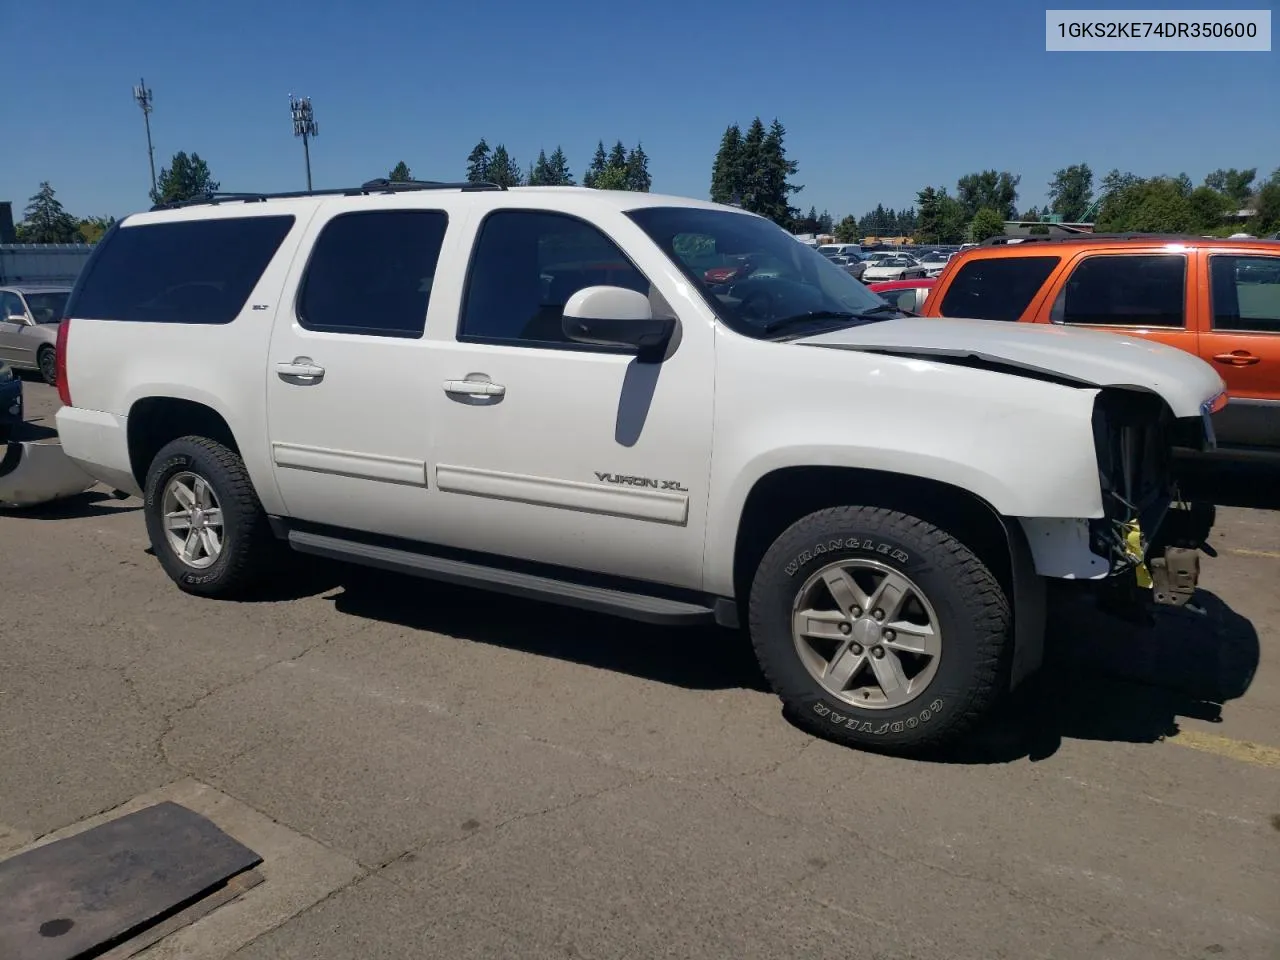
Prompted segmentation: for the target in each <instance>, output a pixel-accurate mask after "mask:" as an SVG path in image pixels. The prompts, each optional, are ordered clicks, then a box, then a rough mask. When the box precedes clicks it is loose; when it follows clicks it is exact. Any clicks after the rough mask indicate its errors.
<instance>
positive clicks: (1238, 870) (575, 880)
mask: <svg viewBox="0 0 1280 960" xmlns="http://www.w3.org/2000/svg"><path fill="white" fill-rule="evenodd" d="M27 393H28V404H29V408H30V411H31V413H32V415H34V416H36V417H40V416H42V415H43V416H47V415H48V414H49V413H50V412H51V411H52V409H53V399H52V397H51V396H49V394H47V393H46V392H45V388H43V387H42V386H41V385H39V384H35V383H31V382H28V384H27ZM1241 486H1242V488H1244V489H1245V490H1246V491H1247V490H1250V489H1254V488H1256V487H1257V486H1258V482H1257V481H1253V480H1249V481H1246V482H1243V483H1242V485H1241ZM1272 486H1273V487H1274V484H1272ZM1237 492H1239V491H1237ZM1228 499H1229V498H1228ZM1277 505H1280V504H1277ZM138 506H139V505H138V503H137V501H113V500H110V499H107V498H105V497H104V496H102V495H101V494H91V495H88V496H85V497H81V498H78V499H77V500H75V501H72V502H68V503H66V504H61V505H53V506H51V507H48V508H44V509H40V510H36V511H31V512H27V513H23V514H11V515H8V514H5V515H0V544H3V546H4V547H5V550H4V552H3V555H4V556H5V557H6V559H7V561H8V563H7V567H8V573H9V576H10V589H8V590H6V591H5V592H4V593H3V594H0V857H2V856H7V855H9V854H10V853H12V852H14V851H16V850H18V849H20V848H23V847H24V846H25V845H27V844H29V843H32V842H34V841H36V840H37V839H39V838H42V837H43V838H46V839H48V838H49V837H51V836H55V835H56V834H55V832H56V831H63V830H66V829H67V828H69V827H72V826H73V825H79V824H82V822H83V821H85V820H87V819H89V818H92V817H94V816H97V815H100V814H104V813H107V812H109V811H113V810H114V809H115V808H117V807H119V806H120V805H122V804H128V803H131V802H132V803H137V802H140V801H139V800H138V798H140V797H155V796H176V797H178V798H180V799H181V798H183V797H190V798H193V799H192V801H191V802H192V803H193V804H195V805H197V806H198V805H199V804H205V805H206V806H207V807H208V808H209V809H210V810H211V811H215V812H216V811H219V810H221V811H238V812H236V813H234V815H233V814H231V813H227V814H226V816H227V817H228V818H230V819H228V820H227V822H228V823H230V824H238V825H240V826H241V827H242V830H240V831H239V832H240V833H242V834H243V837H244V838H245V839H246V842H250V843H255V844H257V845H258V848H259V849H260V850H261V851H262V852H264V855H266V856H267V863H266V869H267V870H268V878H267V882H266V883H264V884H262V885H261V886H260V887H258V888H255V890H254V891H251V892H250V894H248V895H246V897H245V898H244V900H245V901H246V902H245V903H244V904H242V905H239V906H233V907H228V908H223V909H222V910H220V911H215V912H214V914H212V915H210V916H209V917H208V918H205V919H204V920H201V921H200V922H198V923H197V924H195V925H194V926H193V927H191V928H189V929H187V930H185V931H183V932H182V933H181V935H179V937H178V938H177V940H178V941H179V942H178V945H176V946H175V945H172V944H170V945H169V946H166V944H165V943H163V942H162V943H161V944H160V945H158V946H157V947H156V948H153V949H152V950H151V951H148V952H147V953H146V954H144V956H147V957H148V958H151V957H167V956H175V957H176V956H183V957H187V958H197V957H223V956H235V957H237V958H243V960H265V958H293V957H297V958H307V960H312V958H315V960H324V958H349V957H355V956H358V957H360V958H362V960H374V958H382V957H387V958H402V957H403V958H421V957H435V956H440V957H448V958H465V957H473V956H474V957H486V958H492V957H503V956H510V957H521V958H530V957H642V958H656V957H690V956H700V957H722V956H723V957H733V958H735V960H738V958H750V957H761V958H764V957H769V958H775V957H779V956H803V957H828V956H830V957H848V956H854V957H866V958H874V957H883V958H894V960H899V958H909V957H921V958H926V957H927V958H929V960H938V958H940V957H947V958H955V960H964V958H974V960H978V958H981V960H991V958H1001V957H1009V958H1018V960H1029V958H1036V957H1053V958H1078V957H1090V958H1117V960H1130V958H1146V957H1152V958H1155V957H1159V958H1168V957H1176V958H1209V957H1227V958H1233V957H1234V958H1253V957H1257V958H1274V957H1275V956H1276V952H1277V950H1278V949H1280V856H1278V855H1277V854H1280V828H1278V827H1277V825H1276V823H1277V821H1276V820H1275V818H1276V816H1277V814H1280V769H1278V768H1277V767H1276V766H1274V765H1268V763H1266V762H1245V761H1243V760H1241V759H1240V758H1239V756H1238V755H1236V754H1235V753H1233V752H1232V751H1231V750H1230V749H1229V748H1228V747H1222V748H1221V749H1218V748H1215V747H1214V746H1213V745H1214V744H1218V743H1226V744H1230V743H1233V742H1239V741H1247V742H1250V743H1255V744H1262V745H1264V746H1269V747H1271V748H1275V747H1280V725H1278V724H1277V723H1276V717H1277V716H1278V715H1280V668H1277V666H1276V663H1275V657H1274V655H1273V651H1274V650H1275V648H1276V644H1277V643H1278V642H1280V628H1277V627H1276V623H1277V622H1278V618H1280V597H1278V596H1277V595H1276V593H1275V589H1274V585H1275V583H1276V582H1277V581H1278V578H1280V514H1276V513H1272V512H1269V511H1267V510H1262V509H1246V508H1237V507H1230V508H1226V509H1224V510H1223V511H1222V515H1221V518H1220V525H1219V531H1220V532H1219V534H1218V537H1217V539H1216V540H1215V543H1216V544H1217V546H1218V549H1219V551H1220V553H1221V556H1220V557H1219V559H1217V560H1206V561H1205V586H1206V587H1207V588H1208V591H1209V600H1210V602H1209V604H1208V605H1207V608H1208V610H1209V613H1208V615H1207V616H1206V617H1204V618H1197V619H1196V620H1195V622H1194V623H1190V622H1189V620H1188V618H1185V617H1184V618H1182V619H1181V620H1177V621H1176V622H1169V623H1164V624H1163V626H1162V629H1161V630H1160V631H1158V632H1156V633H1152V632H1146V633H1144V632H1142V631H1137V630H1130V631H1128V632H1126V631H1125V630H1120V631H1119V632H1116V631H1115V630H1111V631H1110V632H1106V631H1104V630H1103V629H1102V628H1100V627H1099V626H1098V624H1097V623H1095V622H1093V621H1090V620H1088V619H1087V618H1083V619H1081V618H1077V614H1074V613H1071V612H1070V611H1067V610H1065V608H1064V609H1063V611H1060V612H1059V613H1060V615H1058V616H1057V618H1056V619H1057V625H1056V627H1055V630H1054V645H1053V649H1052V650H1051V660H1052V667H1053V669H1052V674H1053V679H1051V680H1048V681H1046V682H1044V683H1043V684H1042V685H1040V686H1038V687H1036V688H1034V689H1033V690H1032V691H1029V692H1028V693H1027V694H1025V695H1024V696H1022V697H1021V698H1018V699H1016V700H1015V701H1014V702H1013V703H1012V704H1010V706H1009V707H1008V709H1006V710H1005V711H1004V713H1003V714H1002V716H1001V717H1000V718H998V719H997V720H996V721H995V722H993V723H992V724H991V726H990V728H989V729H987V730H984V731H983V732H982V733H981V734H980V736H979V737H977V738H976V740H975V742H974V744H973V745H972V747H971V748H969V749H966V750H965V751H963V752H962V753H960V754H957V755H956V756H953V757H951V758H948V760H947V761H946V762H942V761H938V762H911V761H903V760H897V759H892V758H887V757H880V756H875V755H870V754H862V753H856V752H853V751H849V750H846V749H842V748H840V747H837V746H834V745H832V744H829V743H825V742H822V741H819V740H815V739H813V738H810V737H808V736H807V735H805V734H802V733H800V732H798V731H797V730H795V729H794V728H793V727H792V726H790V725H789V724H788V723H787V722H786V720H785V719H784V718H783V717H782V716H781V715H780V711H779V707H778V704H777V701H776V700H775V699H774V698H773V697H772V695H771V694H768V693H767V692H765V691H764V690H763V689H762V687H761V680H760V677H759V674H758V671H757V670H756V669H755V667H754V664H753V662H752V658H751V652H750V648H749V646H748V645H747V644H746V643H745V641H744V640H743V639H742V638H740V637H738V636H736V635H734V634H732V633H729V632H724V631H718V630H662V629H657V628H651V627H646V626H640V625H635V624H629V623H623V622H620V621H614V620H610V619H607V618H602V617H596V616H592V615H588V614H585V613H578V612H574V611H565V610H558V609H554V608H550V607H545V606H540V605H538V604H533V603H526V602H522V601H516V600H510V599H506V598H502V597H494V596H488V595H483V594H477V593H474V592H471V591H463V590H458V589H455V588H449V587H444V586H439V585H433V584H429V583H424V582H420V581H414V580H409V579H404V578H400V577H393V576H389V575H385V574H381V573H376V572H371V571H360V570H353V569H350V568H346V567H340V566H337V565H326V564H321V563H316V562H309V561H305V560H303V559H302V558H299V563H298V565H297V566H296V567H295V568H291V569H288V570H281V571H279V573H278V583H277V584H276V586H275V587H274V595H273V596H271V597H269V598H266V599H264V600H262V601H259V602H253V603H224V602H215V601H207V600H199V599H196V598H192V597H188V596H186V595H184V594H182V593H180V592H179V591H178V590H177V589H176V588H175V587H173V586H172V585H171V584H170V583H169V581H168V580H167V579H166V578H165V576H164V574H163V572H162V571H161V570H160V568H159V565H158V564H157V563H156V562H155V561H154V559H153V558H152V557H150V556H148V555H147V553H146V550H147V541H146V535H145V531H144V529H143V524H142V518H141V514H140V513H139V511H138V509H137V508H138ZM1232 548H1239V549H1241V550H1244V551H1251V552H1250V553H1248V554H1247V555H1246V554H1244V553H1242V554H1233V553H1231V552H1230V550H1231V549H1232ZM1269 552H1276V553H1277V557H1275V558H1270V557H1268V556H1266V554H1268V553H1269ZM1250 621H1252V627H1249V622H1250ZM1196 736H1199V739H1195V738H1196ZM1215 738H1216V739H1215ZM1197 745H1198V746H1197ZM1206 745H1207V746H1206ZM1189 746H1190V747H1193V748H1194V749H1188V748H1187V747H1189ZM1272 755H1274V753H1273V754H1264V755H1263V759H1264V760H1265V759H1266V757H1267V756H1272ZM210 815H211V816H213V815H215V814H214V813H210ZM78 828H79V827H77V829H78ZM227 829H229V830H230V831H231V832H233V833H236V832H237V828H236V827H235V826H229V827H228V828H227ZM271 870H274V873H272V872H270V871H271ZM311 881H314V882H311ZM308 884H309V885H308ZM304 888H305V889H304ZM286 893H287V896H286ZM254 896H260V897H264V898H265V897H270V896H278V897H279V898H280V899H278V900H277V901H272V902H271V903H270V904H269V905H268V903H267V901H266V900H262V901H258V902H254V901H252V900H251V898H252V897H254ZM240 907H242V908H243V909H242V910H241V912H240V913H235V912H234V910H235V909H239V908H240ZM227 911H232V912H231V913H227ZM219 914H226V916H224V917H222V918H220V917H219ZM233 920H234V922H233ZM232 927H235V931H234V932H233V931H232V929H231V928H232Z"/></svg>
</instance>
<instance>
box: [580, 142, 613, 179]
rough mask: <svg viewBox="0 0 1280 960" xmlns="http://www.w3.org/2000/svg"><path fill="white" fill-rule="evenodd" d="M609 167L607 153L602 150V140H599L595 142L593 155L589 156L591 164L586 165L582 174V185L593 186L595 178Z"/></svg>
mask: <svg viewBox="0 0 1280 960" xmlns="http://www.w3.org/2000/svg"><path fill="white" fill-rule="evenodd" d="M608 167H609V155H608V154H607V153H605V152H604V141H603V140H601V141H600V142H598V143H597V144H596V153H595V156H593V157H592V158H591V165H590V166H589V167H587V172H586V173H585V174H583V176H582V185H583V186H584V187H594V186H595V185H596V179H597V178H598V177H600V176H601V174H603V173H604V172H605V170H606V169H608Z"/></svg>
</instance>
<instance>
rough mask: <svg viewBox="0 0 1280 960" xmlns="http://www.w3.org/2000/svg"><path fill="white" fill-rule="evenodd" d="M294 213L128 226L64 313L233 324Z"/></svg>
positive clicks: (96, 261)
mask: <svg viewBox="0 0 1280 960" xmlns="http://www.w3.org/2000/svg"><path fill="white" fill-rule="evenodd" d="M293 222H294V218H293V217H292V216H270V217H230V218H222V219H217V220H183V221H178V222H174V223H149V224H144V225H142V226H136V227H129V226H124V227H121V228H119V229H118V230H116V231H115V234H114V235H113V236H112V237H111V238H110V239H108V240H104V241H103V246H102V249H100V250H98V251H96V256H95V257H94V258H93V261H92V262H91V264H89V266H88V267H87V268H86V274H85V276H84V277H83V278H82V279H81V282H80V285H79V288H78V289H77V290H76V292H75V294H74V296H73V297H72V300H71V303H69V304H68V305H67V314H68V315H69V316H72V317H77V318H84V319H88V320H122V321H130V322H134V323H195V324H221V323H230V322H231V321H232V320H234V319H235V318H236V317H237V316H239V315H240V311H241V310H243V309H244V305H245V302H246V301H247V300H248V299H249V294H251V293H252V292H253V288H254V287H255V286H257V284H258V281H259V280H260V279H261V278H262V273H263V271H264V270H266V268H267V264H269V263H270V262H271V258H272V257H274V256H275V255H276V251H277V250H279V249H280V244H281V243H282V242H283V241H284V238H285V236H286V235H287V234H288V233H289V230H290V229H291V228H292V227H293Z"/></svg>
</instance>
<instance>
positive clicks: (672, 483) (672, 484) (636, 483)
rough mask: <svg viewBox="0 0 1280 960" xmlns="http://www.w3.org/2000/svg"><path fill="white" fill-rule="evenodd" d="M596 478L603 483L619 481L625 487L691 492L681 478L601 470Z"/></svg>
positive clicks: (597, 472)
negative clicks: (639, 475)
mask: <svg viewBox="0 0 1280 960" xmlns="http://www.w3.org/2000/svg"><path fill="white" fill-rule="evenodd" d="M596 479H597V480H599V481H600V482H601V483H617V484H621V485H622V486H624V487H652V488H653V489H655V490H677V491H679V492H680V493H688V492H689V490H688V488H687V487H685V486H684V485H683V484H682V483H681V482H680V481H679V480H654V479H653V478H652V477H630V476H627V475H625V474H621V473H601V472H600V471H599V470H597V471H596Z"/></svg>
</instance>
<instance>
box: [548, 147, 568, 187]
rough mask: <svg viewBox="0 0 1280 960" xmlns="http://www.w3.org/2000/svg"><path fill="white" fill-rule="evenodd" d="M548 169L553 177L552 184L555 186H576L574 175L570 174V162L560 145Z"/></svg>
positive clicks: (552, 156)
mask: <svg viewBox="0 0 1280 960" xmlns="http://www.w3.org/2000/svg"><path fill="white" fill-rule="evenodd" d="M547 168H548V172H549V174H550V176H551V183H552V184H554V185H555V186H557V187H572V186H573V185H574V182H573V174H572V173H570V172H569V160H568V158H566V157H565V155H564V151H563V150H561V149H560V147H559V146H558V145H557V146H556V149H555V152H554V153H552V154H551V159H550V160H549V161H548V162H547Z"/></svg>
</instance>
